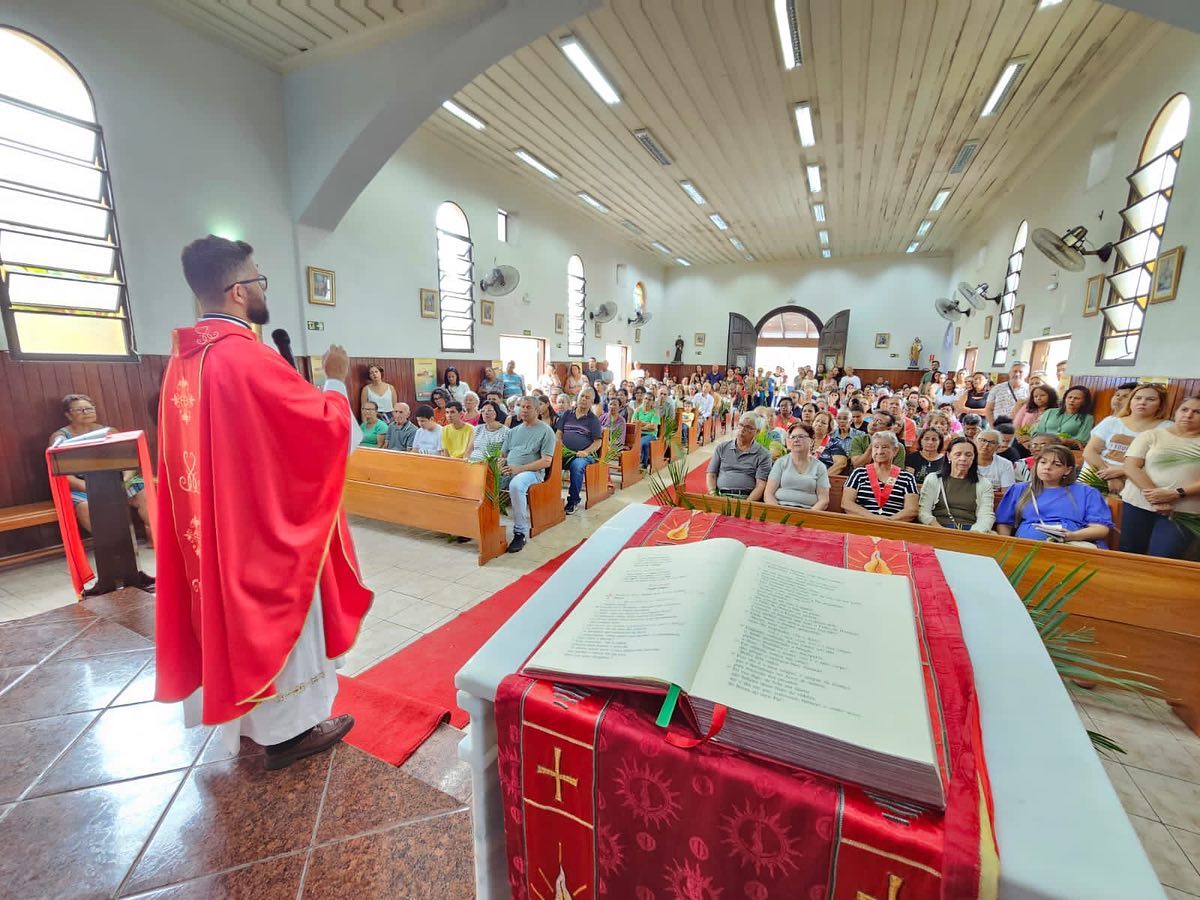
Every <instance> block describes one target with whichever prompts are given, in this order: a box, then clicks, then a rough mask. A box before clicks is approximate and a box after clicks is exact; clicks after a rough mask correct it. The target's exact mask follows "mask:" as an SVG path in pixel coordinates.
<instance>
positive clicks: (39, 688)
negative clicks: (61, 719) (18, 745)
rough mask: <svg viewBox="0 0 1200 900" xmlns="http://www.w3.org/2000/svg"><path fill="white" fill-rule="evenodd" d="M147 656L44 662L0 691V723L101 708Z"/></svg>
mask: <svg viewBox="0 0 1200 900" xmlns="http://www.w3.org/2000/svg"><path fill="white" fill-rule="evenodd" d="M149 659H150V653H149V651H134V652H132V653H116V654H113V655H111V656H96V657H92V658H91V659H64V660H62V661H61V662H60V661H51V662H48V663H45V664H43V665H41V666H39V667H38V668H37V669H35V670H34V671H32V672H30V673H29V674H28V675H26V676H25V677H24V678H22V679H21V680H20V681H18V682H17V683H16V684H14V685H13V686H12V687H10V688H9V689H8V690H7V691H5V692H4V693H3V694H0V724H3V723H6V722H22V721H25V720H28V719H41V718H45V717H46V716H53V715H59V714H61V713H69V712H82V711H83V710H88V709H102V708H103V707H105V706H107V705H108V704H109V703H111V702H112V701H113V700H114V699H115V698H116V696H117V695H118V694H119V693H121V691H123V690H125V687H126V685H128V684H129V682H130V681H132V680H133V677H134V676H135V675H136V674H137V673H138V672H139V671H140V670H141V668H142V666H144V665H145V664H146V661H147V660H149Z"/></svg>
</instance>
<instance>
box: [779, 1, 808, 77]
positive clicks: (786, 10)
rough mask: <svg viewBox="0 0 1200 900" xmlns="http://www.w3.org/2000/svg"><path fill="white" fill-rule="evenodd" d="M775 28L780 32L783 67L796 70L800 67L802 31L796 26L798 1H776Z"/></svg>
mask: <svg viewBox="0 0 1200 900" xmlns="http://www.w3.org/2000/svg"><path fill="white" fill-rule="evenodd" d="M775 28H776V30H778V32H779V49H780V50H781V51H782V53H783V67H784V68H785V69H794V68H796V66H798V65H800V63H801V62H802V59H801V57H800V30H799V28H798V26H797V25H796V0H775Z"/></svg>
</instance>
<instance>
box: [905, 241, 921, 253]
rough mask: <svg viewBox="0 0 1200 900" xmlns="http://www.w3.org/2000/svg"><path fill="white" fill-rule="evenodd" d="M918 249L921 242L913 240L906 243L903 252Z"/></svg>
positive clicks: (911, 251)
mask: <svg viewBox="0 0 1200 900" xmlns="http://www.w3.org/2000/svg"><path fill="white" fill-rule="evenodd" d="M920 249H921V242H920V241H913V242H912V243H911V244H909V245H908V249H907V250H905V251H904V252H905V253H916V252H917V251H918V250H920Z"/></svg>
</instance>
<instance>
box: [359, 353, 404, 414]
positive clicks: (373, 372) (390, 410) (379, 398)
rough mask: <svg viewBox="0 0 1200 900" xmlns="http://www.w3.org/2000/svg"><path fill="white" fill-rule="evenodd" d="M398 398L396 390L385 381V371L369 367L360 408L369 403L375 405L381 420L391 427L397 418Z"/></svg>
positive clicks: (360, 399) (360, 398) (361, 393)
mask: <svg viewBox="0 0 1200 900" xmlns="http://www.w3.org/2000/svg"><path fill="white" fill-rule="evenodd" d="M397 397H398V395H397V394H396V388H395V387H393V386H392V385H390V384H388V383H387V382H386V381H384V380H383V369H381V368H380V367H379V366H368V367H367V383H366V384H364V385H363V388H362V390H361V391H360V392H359V398H358V399H359V404H358V405H359V407H360V408H361V407H363V406H365V405H366V404H367V403H368V402H370V403H374V404H375V407H376V409H378V410H379V418H381V419H383V421H385V422H387V423H388V424H389V425H390V424H392V420H393V419H394V418H395V417H396V399H397Z"/></svg>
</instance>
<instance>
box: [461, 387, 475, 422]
mask: <svg viewBox="0 0 1200 900" xmlns="http://www.w3.org/2000/svg"><path fill="white" fill-rule="evenodd" d="M462 417H463V421H464V422H466V423H467V424H468V425H478V424H479V395H478V394H477V393H475V392H474V391H467V392H466V394H464V395H463V414H462Z"/></svg>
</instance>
